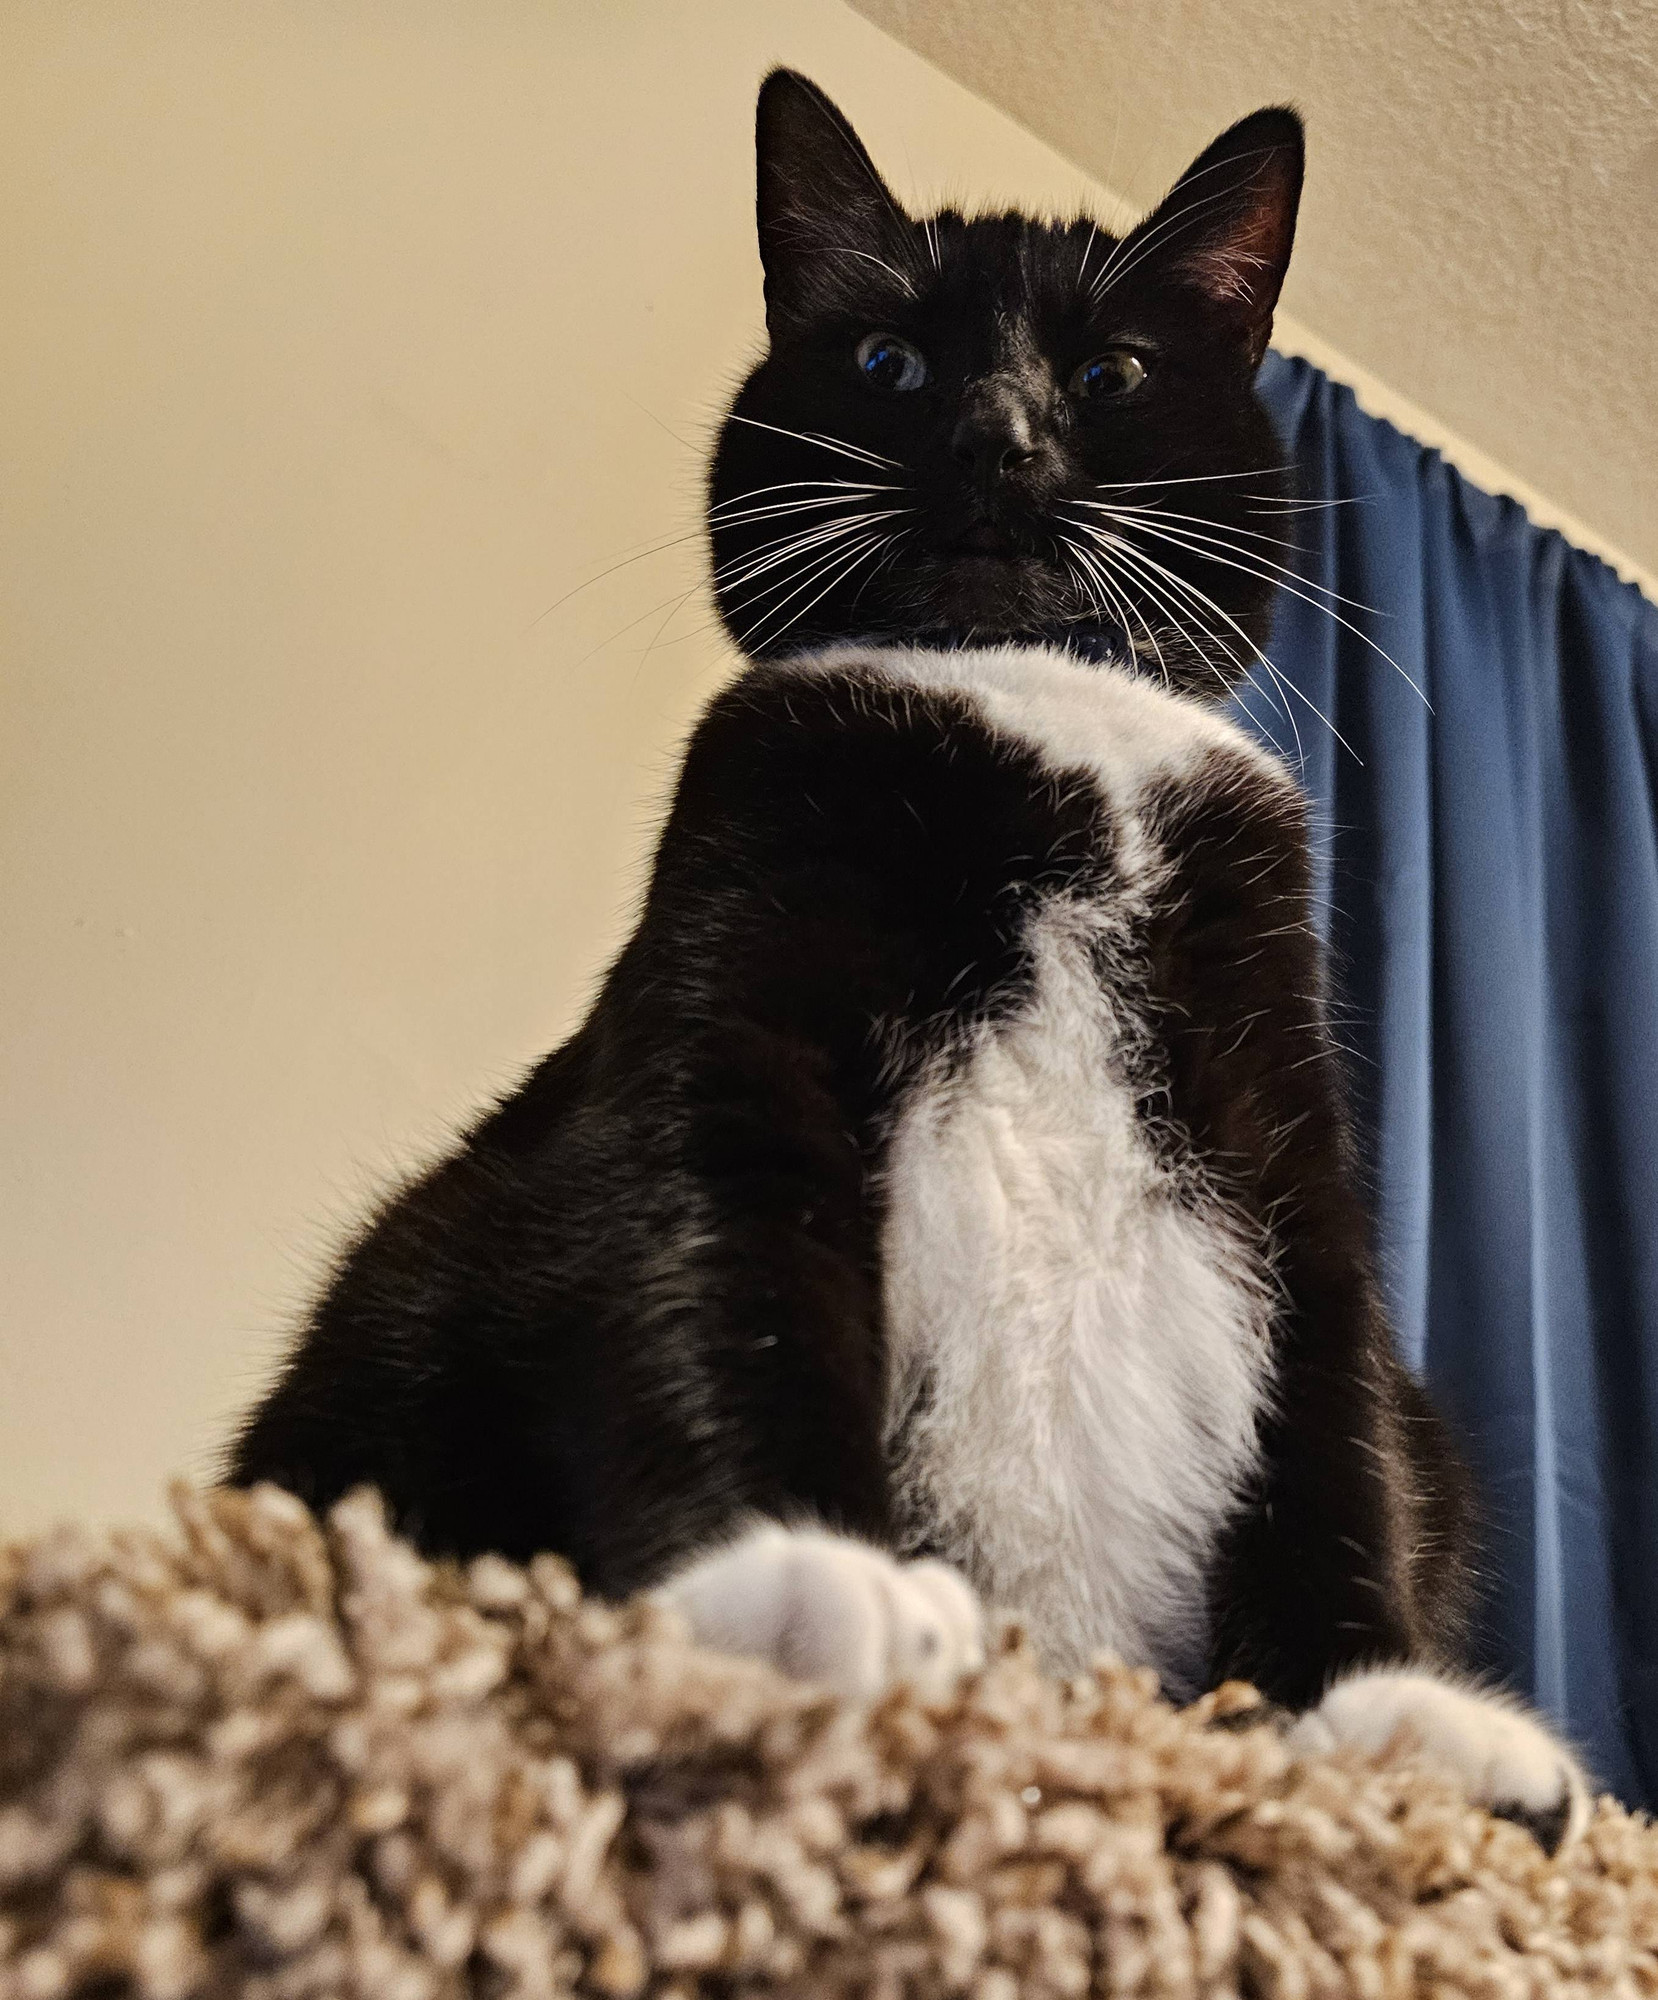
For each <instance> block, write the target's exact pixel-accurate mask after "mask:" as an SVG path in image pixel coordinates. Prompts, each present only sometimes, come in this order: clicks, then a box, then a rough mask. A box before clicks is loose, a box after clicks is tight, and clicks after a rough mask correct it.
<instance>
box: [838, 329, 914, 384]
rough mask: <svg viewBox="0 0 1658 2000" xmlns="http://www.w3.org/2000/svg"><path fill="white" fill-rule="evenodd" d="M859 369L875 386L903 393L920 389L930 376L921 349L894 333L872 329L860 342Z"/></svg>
mask: <svg viewBox="0 0 1658 2000" xmlns="http://www.w3.org/2000/svg"><path fill="white" fill-rule="evenodd" d="M855 359H856V361H857V364H858V373H859V374H860V375H861V376H862V377H863V378H864V380H865V381H866V382H867V383H868V384H869V385H870V387H871V388H872V389H886V390H890V391H893V392H897V393H901V392H903V391H904V390H908V389H919V388H920V387H921V385H922V383H923V382H925V381H926V379H927V364H926V362H925V361H923V360H922V358H921V354H920V351H919V350H918V349H916V348H914V347H912V346H911V345H910V344H909V342H908V341H907V340H900V339H899V338H898V336H897V335H896V334H895V333H870V334H866V335H865V336H864V338H863V339H862V340H860V341H859V342H858V351H857V354H856V356H855Z"/></svg>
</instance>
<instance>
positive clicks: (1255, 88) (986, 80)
mask: <svg viewBox="0 0 1658 2000" xmlns="http://www.w3.org/2000/svg"><path fill="white" fill-rule="evenodd" d="M853 4H854V6H856V8H857V9H858V11H859V12H860V13H862V14H864V15H866V16H867V17H868V18H869V19H870V20H872V21H874V22H876V23H877V24H878V25H879V26H881V27H882V28H884V29H886V30H887V31H888V33H890V34H892V35H893V36H895V37H896V38H897V39H898V40H900V41H902V42H905V43H907V44H908V45H909V46H910V47H912V48H913V49H915V50H917V51H918V52H919V53H920V54H922V55H924V56H926V57H927V58H929V60H931V61H932V62H934V63H936V64H937V65H938V67H939V68H940V69H942V70H944V71H946V72H947V73H948V74H950V75H952V76H954V77H956V78H957V79H958V80H959V81H961V82H962V83H964V84H966V85H967V86H968V87H969V88H970V89H972V90H973V91H975V92H976V93H977V94H978V95H980V96H981V97H984V98H986V99H988V100H989V101H990V102H992V103H994V104H997V105H999V106H1001V107H1002V108H1003V109H1004V110H1006V111H1007V112H1009V113H1010V114H1011V115H1012V116H1013V117H1015V118H1017V119H1018V120H1019V121H1020V122H1021V123H1022V124H1024V125H1026V126H1027V127H1029V128H1030V130H1031V131H1033V132H1035V133H1036V134H1037V135H1038V136H1039V137H1041V138H1043V139H1045V140H1047V142H1048V143H1049V144H1050V145H1051V146H1053V147H1054V148H1055V149H1056V150H1057V151H1059V152H1060V153H1062V154H1064V155H1066V156H1067V157H1068V158H1069V159H1071V160H1073V161H1074V162H1075V163H1076V164H1077V165H1078V166H1080V167H1082V168H1083V169H1085V170H1086V171H1087V172H1088V173H1090V174H1092V175H1093V176H1094V177H1095V178H1096V179H1098V180H1100V181H1102V182H1103V183H1104V184H1105V185H1106V186H1108V187H1110V188H1113V189H1116V190H1119V191H1121V192H1122V193H1123V194H1125V195H1126V196H1127V197H1128V198H1129V200H1130V201H1132V202H1133V203H1134V204H1135V206H1136V207H1137V208H1139V207H1145V206H1149V204H1150V203H1151V201H1152V200H1153V199H1154V197H1155V196H1156V195H1157V194H1158V193H1159V192H1161V190H1162V189H1163V188H1164V187H1166V186H1167V185H1168V183H1169V182H1170V181H1171V180H1172V179H1173V178H1174V176H1175V175H1176V174H1177V173H1178V172H1179V170H1180V169H1181V167H1182V166H1183V165H1184V164H1185V163H1186V161H1187V160H1188V159H1189V158H1190V157H1191V156H1192V155H1193V154H1194V153H1196V152H1197V151H1198V149H1199V148H1200V147H1201V146H1202V145H1203V144H1204V143H1205V142H1206V141H1207V140H1208V139H1209V138H1211V137H1212V136H1213V135H1214V133H1215V132H1217V131H1218V130H1220V128H1221V127H1222V126H1224V125H1226V124H1229V123H1230V122H1231V121H1232V120H1233V119H1234V118H1237V117H1240V116H1241V115H1242V114H1243V113H1245V112H1247V111H1251V110H1253V109H1254V108H1255V107H1256V106H1258V105H1260V104H1265V103H1274V102H1278V103H1282V102H1286V101H1287V102H1290V103H1293V104H1295V105H1297V106H1298V107H1299V108H1300V110H1301V111H1302V112H1303V114H1304V115H1305V117H1306V119H1307V123H1308V136H1309V169H1308V181H1307V193H1306V199H1305V203H1304V206H1303V209H1302V221H1301V229H1300V233H1299V237H1298V240H1297V246H1296V253H1295V261H1294V263H1293V265H1292V267H1291V271H1290V278H1289V283H1288V286H1287V287H1286V290H1285V294H1284V302H1283V303H1284V310H1285V312H1286V314H1291V315H1293V316H1294V317H1295V319H1296V320H1298V321H1300V322H1301V324H1302V325H1303V326H1305V327H1307V328H1308V329H1310V331H1311V332H1312V334H1314V335H1315V336H1317V337H1318V338H1319V339H1320V340H1321V341H1322V342H1324V343H1326V344H1327V345H1328V346H1329V347H1331V348H1334V349H1336V350H1339V352H1340V353H1341V354H1343V355H1345V356H1349V357H1351V359H1352V360H1353V361H1354V362H1355V363H1357V364H1358V366H1359V368H1360V369H1363V370H1368V371H1369V372H1370V374H1371V375H1373V376H1375V377H1376V378H1378V379H1379V380H1380V382H1381V383H1383V384H1385V385H1387V387H1388V388H1390V389H1391V390H1392V391H1394V392H1395V393H1396V394H1397V395H1398V396H1400V397H1402V398H1405V399H1408V401H1409V402H1411V403H1414V404H1416V405H1419V406H1420V407H1421V408H1422V409H1423V410H1424V411H1426V412H1428V413H1429V414H1430V415H1431V417H1433V418H1434V419H1437V421H1438V424H1439V425H1442V426H1443V427H1444V428H1445V429H1446V430H1447V431H1449V432H1450V433H1452V434H1454V435H1455V436H1458V437H1460V438H1462V439H1465V440H1467V441H1468V442H1469V443H1470V444H1472V445H1473V446H1474V447H1475V448H1476V450H1477V451H1478V452H1480V453H1483V454H1485V455H1487V456H1488V457H1489V458H1491V459H1493V460H1495V461H1497V463H1498V465H1499V466H1501V467H1504V468H1507V469H1508V470H1509V472H1510V473H1511V474H1512V475H1513V478H1512V480H1511V481H1510V482H1509V483H1510V484H1512V485H1513V486H1515V487H1516V488H1517V489H1519V490H1521V492H1522V497H1525V496H1524V490H1523V489H1524V488H1525V487H1526V486H1530V487H1532V488H1535V489H1536V490H1537V492H1538V493H1540V494H1541V495H1543V496H1546V498H1547V499H1548V500H1549V501H1551V502H1552V503H1554V508H1555V510H1557V511H1558V512H1559V513H1561V514H1564V515H1567V516H1572V515H1575V516H1576V517H1578V519H1579V521H1581V522H1582V523H1583V524H1585V525H1586V526H1587V528H1588V529H1590V530H1592V531H1593V539H1594V541H1595V542H1596V543H1597V544H1609V545H1610V553H1612V554H1613V555H1614V557H1616V556H1618V555H1619V554H1621V555H1622V556H1623V557H1624V558H1626V559H1627V560H1626V566H1631V567H1634V568H1637V569H1640V570H1644V571H1646V572H1647V573H1648V575H1649V577H1650V575H1651V574H1653V573H1655V572H1658V0H1430V4H1406V0H1137V4H1136V0H853Z"/></svg>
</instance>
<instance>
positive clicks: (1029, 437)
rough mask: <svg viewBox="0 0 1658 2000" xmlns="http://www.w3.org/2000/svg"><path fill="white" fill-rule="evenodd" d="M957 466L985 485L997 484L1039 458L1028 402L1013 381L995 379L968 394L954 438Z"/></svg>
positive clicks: (951, 445)
mask: <svg viewBox="0 0 1658 2000" xmlns="http://www.w3.org/2000/svg"><path fill="white" fill-rule="evenodd" d="M950 452H951V455H952V456H953V457H954V459H955V460H956V463H957V464H958V465H960V466H963V467H965V469H966V470H967V471H969V472H971V473H972V474H973V476H974V478H975V479H976V480H978V481H979V482H980V483H981V484H983V485H986V486H990V485H994V484H995V482H996V481H997V480H998V479H1003V478H1005V477H1006V476H1007V474H1008V473H1010V472H1017V471H1018V469H1019V468H1020V467H1021V466H1023V465H1029V464H1030V463H1031V461H1032V460H1033V459H1034V458H1035V457H1036V456H1037V450H1036V434H1035V431H1034V429H1033V428H1032V425H1031V420H1030V413H1029V411H1028V410H1027V409H1026V407H1025V400H1024V398H1023V397H1022V396H1021V395H1020V394H1019V392H1018V390H1017V389H1016V388H1015V387H1014V385H1013V384H1012V383H1010V382H1003V381H998V380H996V379H995V378H994V377H992V378H990V379H988V380H986V381H983V382H979V383H976V384H975V385H974V387H973V388H972V389H971V390H970V391H969V392H968V395H967V397H966V399H965V401H964V403H963V406H962V412H961V415H960V417H959V418H958V419H957V422H956V428H955V431H954V433H953V434H952V436H951V439H950Z"/></svg>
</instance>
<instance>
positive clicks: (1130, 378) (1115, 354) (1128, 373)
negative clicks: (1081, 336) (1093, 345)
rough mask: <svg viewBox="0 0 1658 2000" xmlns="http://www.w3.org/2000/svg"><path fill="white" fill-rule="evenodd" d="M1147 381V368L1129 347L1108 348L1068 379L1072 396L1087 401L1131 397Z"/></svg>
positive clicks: (1085, 363)
mask: <svg viewBox="0 0 1658 2000" xmlns="http://www.w3.org/2000/svg"><path fill="white" fill-rule="evenodd" d="M1145 379H1146V364H1145V362H1144V361H1143V360H1142V359H1141V357H1140V356H1139V355H1138V354H1136V353H1135V352H1134V350H1133V348H1132V347H1108V348H1107V349H1106V350H1105V352H1104V353H1103V354H1096V355H1095V356H1094V358H1093V360H1092V361H1085V362H1084V363H1083V364H1082V366H1081V367H1080V368H1079V369H1078V370H1077V372H1076V373H1075V374H1074V375H1073V376H1072V377H1071V394H1072V395H1073V396H1081V397H1083V398H1084V399H1085V400H1086V401H1089V402H1095V401H1103V400H1104V399H1105V398H1107V397H1110V396H1127V395H1131V394H1132V393H1133V392H1134V391H1135V390H1136V389H1138V388H1139V386H1140V384H1141V383H1142V382H1143V381H1144V380H1145Z"/></svg>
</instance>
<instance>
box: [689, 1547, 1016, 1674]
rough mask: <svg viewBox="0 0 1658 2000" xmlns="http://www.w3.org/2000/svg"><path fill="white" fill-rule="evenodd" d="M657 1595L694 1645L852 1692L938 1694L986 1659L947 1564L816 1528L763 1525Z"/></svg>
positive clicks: (979, 1626)
mask: <svg viewBox="0 0 1658 2000" xmlns="http://www.w3.org/2000/svg"><path fill="white" fill-rule="evenodd" d="M654 1595H655V1597H656V1599H657V1601H658V1602H659V1603H662V1604H666V1605H668V1606H669V1607H670V1608H672V1609H673V1610H675V1611H678V1612H679V1613H680V1614H681V1616H682V1617H684V1619H685V1620H686V1622H687V1623H688V1624H689V1626H690V1628H691V1632H692V1636H693V1637H694V1638H695V1639H697V1641H698V1642H699V1643H700V1644H702V1645H705V1646H711V1647H713V1648H715V1649H716V1650H717V1651H720V1652H725V1653H740V1654H745V1655H748V1656H750V1657H752V1658H756V1659H762V1660H768V1661H770V1662H771V1663H772V1665H774V1666H777V1667H780V1668H781V1669H782V1670H783V1672H784V1673H786V1674H789V1675H791V1676H792V1677H793V1678H794V1679H796V1680H805V1681H820V1682H822V1683H823V1684H824V1685H825V1686H826V1687H830V1688H833V1689H834V1690H835V1691H836V1693H838V1694H843V1695H849V1696H852V1697H854V1698H856V1699H860V1700H867V1699H869V1698H870V1697H871V1696H874V1695H878V1694H880V1693H882V1692H883V1691H884V1690H885V1689H886V1688H888V1687H891V1686H894V1685H895V1684H897V1683H899V1682H905V1683H908V1684H909V1685H910V1686H911V1687H913V1688H914V1689H915V1690H916V1692H917V1693H918V1694H920V1695H922V1696H923V1697H924V1698H927V1699H935V1698H938V1697H941V1696H943V1695H945V1694H947V1693H948V1692H949V1690H950V1689H951V1688H952V1687H953V1686H954V1685H955V1683H956V1682H957V1681H958V1680H959V1679H960V1678H961V1676H962V1675H963V1674H964V1673H968V1672H970V1671H972V1669H973V1668H975V1667H978V1666H981V1665H982V1664H983V1662H984V1636H983V1618H982V1614H981V1612H980V1609H979V1602H978V1599H977V1598H976V1597H975V1596H974V1594H973V1592H972V1590H971V1589H970V1588H969V1586H968V1585H967V1584H966V1583H965V1582H964V1581H963V1580H962V1578H961V1577H959V1576H958V1575H957V1574H956V1572H955V1571H954V1570H952V1569H950V1568H948V1567H947V1566H946V1565H945V1564H943V1563H939V1562H928V1561H922V1562H900V1561H898V1560H897V1559H896V1558H895V1557H893V1556H890V1555H888V1554H886V1553H885V1552H884V1551H883V1550H881V1549H876V1548H871V1547H870V1546H869V1545H868V1544H867V1543H864V1542H857V1541H853V1540H851V1539H850V1538H849V1537H847V1536H844V1535H836V1534H831V1533H830V1532H829V1531H828V1530H827V1529H823V1528H785V1527H781V1526H779V1525H777V1524H776V1523H771V1522H767V1523H763V1524H762V1525H760V1526H758V1527H756V1528H753V1529H751V1530H749V1531H748V1532H747V1533H746V1534H744V1535H742V1536H740V1537H739V1538H738V1539H737V1540H736V1541H733V1542H728V1543H726V1544H725V1545H724V1546H723V1547H721V1548H718V1549H715V1550H714V1551H712V1552H711V1553H710V1554H708V1555H704V1556H699V1557H698V1558H697V1559H696V1560H695V1561H693V1562H692V1563H691V1564H689V1565H688V1567H686V1568H685V1569H682V1570H680V1571H679V1572H678V1574H677V1575H675V1576H673V1577H672V1578H670V1580H669V1581H668V1582H667V1583H666V1584H664V1585H662V1586H661V1587H660V1588H659V1589H658V1590H657V1591H656V1592H655V1593H654Z"/></svg>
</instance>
